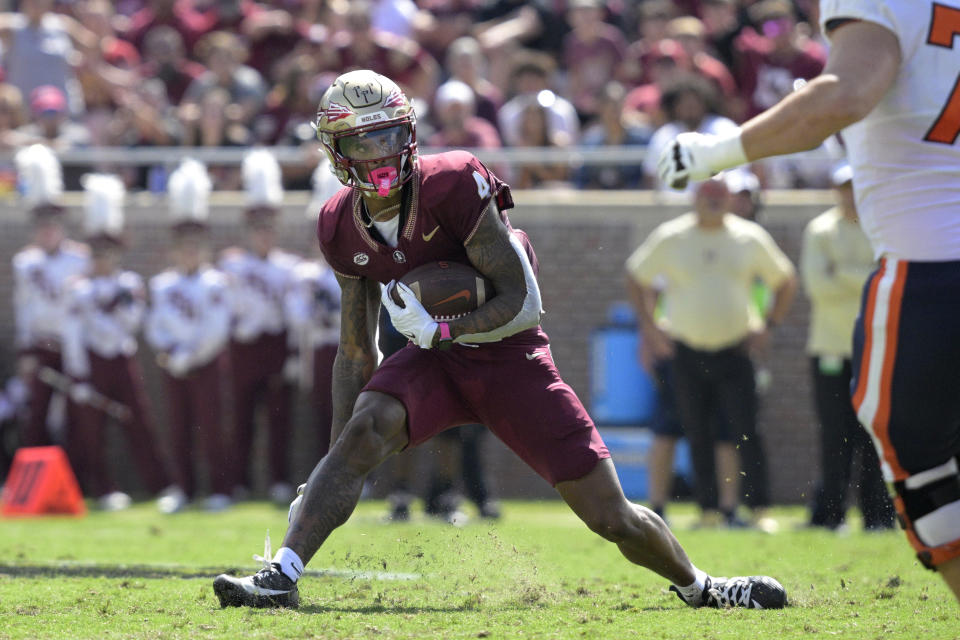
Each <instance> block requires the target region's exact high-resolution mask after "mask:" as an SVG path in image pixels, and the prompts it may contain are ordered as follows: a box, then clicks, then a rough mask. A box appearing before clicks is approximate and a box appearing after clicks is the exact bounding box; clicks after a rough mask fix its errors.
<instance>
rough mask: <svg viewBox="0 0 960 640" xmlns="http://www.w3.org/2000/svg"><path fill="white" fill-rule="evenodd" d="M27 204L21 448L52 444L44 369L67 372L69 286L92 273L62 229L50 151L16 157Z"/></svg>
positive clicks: (59, 183) (16, 264)
mask: <svg viewBox="0 0 960 640" xmlns="http://www.w3.org/2000/svg"><path fill="white" fill-rule="evenodd" d="M16 165H17V173H18V178H19V181H20V187H21V190H22V192H23V203H24V205H25V206H26V207H28V208H29V210H30V215H31V217H32V218H33V238H32V242H31V243H30V244H29V245H28V246H26V247H24V248H23V249H22V250H20V251H19V252H17V254H16V255H14V256H13V277H14V285H13V287H14V289H13V291H14V292H13V309H14V318H15V320H14V321H15V325H16V329H15V336H16V337H15V341H16V348H17V369H18V375H19V376H20V377H21V378H22V379H23V381H24V382H25V383H26V384H27V386H28V388H29V394H30V401H29V402H30V411H29V417H28V418H27V421H26V424H24V426H23V431H22V433H21V434H20V444H21V445H22V446H27V447H34V446H42V445H47V444H50V443H51V438H50V435H49V434H48V433H47V428H46V423H47V410H48V408H49V406H50V399H51V397H52V396H53V389H52V388H51V387H50V386H48V385H47V384H46V383H44V382H43V381H42V380H41V379H40V377H39V374H40V371H41V370H42V369H43V368H46V367H48V368H50V369H53V370H55V371H57V372H62V371H63V366H62V358H61V328H62V326H63V322H64V319H65V318H66V315H67V295H66V294H67V290H68V288H69V286H70V283H71V282H72V281H73V280H74V279H76V278H77V277H79V276H82V275H83V274H85V273H86V272H87V270H88V269H89V266H90V252H89V249H88V248H87V247H86V245H82V244H80V243H77V242H72V241H70V240H67V238H66V235H65V233H64V228H63V217H64V208H63V206H61V204H60V196H61V195H62V193H63V177H62V176H63V173H62V170H61V167H60V161H59V160H57V157H56V156H55V155H54V154H53V152H52V151H51V150H50V148H49V147H45V146H43V145H39V144H36V145H33V146H30V147H27V148H25V149H22V150H21V151H19V152H18V153H17V155H16Z"/></svg>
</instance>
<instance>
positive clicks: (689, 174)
mask: <svg viewBox="0 0 960 640" xmlns="http://www.w3.org/2000/svg"><path fill="white" fill-rule="evenodd" d="M746 161H747V156H746V154H745V153H744V151H743V143H742V142H741V141H740V128H739V127H738V128H737V129H735V130H734V131H731V132H728V133H724V134H721V135H713V134H704V133H692V132H688V133H681V134H680V135H678V136H677V137H676V138H674V139H673V140H672V141H671V142H670V144H668V145H667V146H666V147H664V148H663V151H661V152H660V160H659V162H658V163H657V172H658V173H659V174H660V182H661V183H662V184H663V185H664V186H666V187H670V188H671V189H684V188H686V186H687V183H688V182H689V181H690V180H694V181H696V180H706V179H707V178H709V177H710V176H712V175H715V174H717V173H719V172H720V171H723V170H724V169H729V168H730V167H735V166H738V165H741V164H744V163H745V162H746Z"/></svg>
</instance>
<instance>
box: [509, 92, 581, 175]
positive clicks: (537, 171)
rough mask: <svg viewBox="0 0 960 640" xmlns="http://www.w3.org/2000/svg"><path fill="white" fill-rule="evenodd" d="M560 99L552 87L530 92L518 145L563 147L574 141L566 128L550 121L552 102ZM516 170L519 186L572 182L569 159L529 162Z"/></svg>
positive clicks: (523, 111) (521, 120) (522, 115)
mask: <svg viewBox="0 0 960 640" xmlns="http://www.w3.org/2000/svg"><path fill="white" fill-rule="evenodd" d="M557 99H559V98H558V97H557V96H555V95H554V93H553V92H552V91H541V92H540V93H538V94H537V95H536V96H527V99H526V100H527V102H526V105H524V107H523V110H522V111H521V112H520V122H519V132H518V133H519V135H518V137H517V145H516V146H518V147H545V148H560V147H566V146H569V145H570V144H571V140H570V138H569V136H567V134H566V132H565V131H557V130H555V129H553V126H552V124H551V121H550V113H551V106H552V105H553V103H554V101H556V100H557ZM515 174H516V177H515V178H514V179H513V180H512V183H513V186H515V187H516V188H517V189H546V188H550V187H557V186H568V182H567V181H568V179H569V177H570V167H569V165H568V164H567V163H566V162H553V161H548V160H544V161H542V162H525V163H523V164H522V165H521V166H519V167H517V168H516V170H515Z"/></svg>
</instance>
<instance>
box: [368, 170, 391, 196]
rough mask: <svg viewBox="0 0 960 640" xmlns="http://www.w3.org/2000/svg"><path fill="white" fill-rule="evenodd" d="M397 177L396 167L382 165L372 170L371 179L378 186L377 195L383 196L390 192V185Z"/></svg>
mask: <svg viewBox="0 0 960 640" xmlns="http://www.w3.org/2000/svg"><path fill="white" fill-rule="evenodd" d="M396 179H397V168H396V167H380V168H379V169H374V170H373V171H371V172H370V180H372V181H373V184H374V185H376V187H377V195H378V196H380V197H381V198H384V197H386V195H387V194H388V193H390V185H392V184H393V183H394V181H395V180H396Z"/></svg>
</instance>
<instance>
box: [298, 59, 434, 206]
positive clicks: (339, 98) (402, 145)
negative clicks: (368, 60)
mask: <svg viewBox="0 0 960 640" xmlns="http://www.w3.org/2000/svg"><path fill="white" fill-rule="evenodd" d="M416 124H417V117H416V114H414V112H413V106H412V105H411V104H410V101H409V100H408V99H407V97H406V96H405V95H404V94H403V91H401V90H400V87H398V86H397V84H396V83H395V82H393V81H392V80H390V79H389V78H386V77H384V76H382V75H380V74H379V73H375V72H373V71H370V70H367V69H362V70H358V71H350V72H348V73H345V74H343V75H341V76H339V77H338V78H337V79H336V80H334V82H333V84H332V85H331V86H330V88H329V89H327V91H326V93H324V94H323V97H322V98H321V99H320V107H319V109H318V110H317V121H316V123H315V126H316V129H317V137H318V138H319V139H320V142H321V143H323V149H324V151H326V153H327V156H328V157H329V158H330V163H331V164H332V165H333V168H334V173H336V175H337V178H339V180H340V182H342V183H343V184H345V185H348V186H354V187H356V188H358V189H360V190H361V191H363V192H364V193H365V194H366V195H373V196H378V197H381V198H385V197H388V196H391V195H394V194H395V193H397V191H398V190H399V189H400V187H401V186H403V185H404V184H405V183H406V182H407V181H408V180H409V179H410V178H411V177H413V169H414V165H415V163H416V158H417V134H416Z"/></svg>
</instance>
